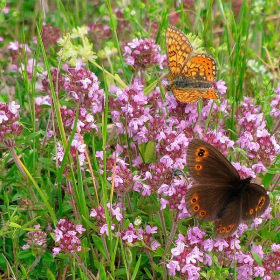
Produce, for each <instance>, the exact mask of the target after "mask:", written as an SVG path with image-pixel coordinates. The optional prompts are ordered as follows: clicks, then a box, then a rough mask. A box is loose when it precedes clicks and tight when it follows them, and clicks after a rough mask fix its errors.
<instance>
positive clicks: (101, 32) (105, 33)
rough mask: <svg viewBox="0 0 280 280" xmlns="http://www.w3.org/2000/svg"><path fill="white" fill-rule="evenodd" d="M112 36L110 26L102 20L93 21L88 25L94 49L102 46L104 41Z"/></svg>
mask: <svg viewBox="0 0 280 280" xmlns="http://www.w3.org/2000/svg"><path fill="white" fill-rule="evenodd" d="M111 36H112V34H111V30H110V26H109V25H107V24H104V23H103V22H101V21H99V22H95V23H92V24H90V25H89V37H90V38H91V39H92V40H91V41H92V42H94V47H95V49H100V48H102V47H103V44H104V42H107V41H108V40H109V39H110V37H111Z"/></svg>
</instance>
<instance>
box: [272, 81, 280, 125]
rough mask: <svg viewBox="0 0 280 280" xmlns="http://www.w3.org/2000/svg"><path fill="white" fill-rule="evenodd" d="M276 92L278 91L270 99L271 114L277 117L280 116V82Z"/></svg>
mask: <svg viewBox="0 0 280 280" xmlns="http://www.w3.org/2000/svg"><path fill="white" fill-rule="evenodd" d="M275 92H276V94H275V96H274V97H273V98H272V100H271V101H270V106H271V112H270V115H271V116H273V117H274V118H277V117H279V116H280V83H279V84H278V86H277V88H276V89H275ZM277 122H279V118H278V119H277Z"/></svg>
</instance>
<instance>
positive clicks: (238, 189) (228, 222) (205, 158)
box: [186, 139, 270, 238]
mask: <svg viewBox="0 0 280 280" xmlns="http://www.w3.org/2000/svg"><path fill="white" fill-rule="evenodd" d="M187 167H188V172H189V174H190V176H191V177H192V178H193V180H194V183H195V184H194V185H193V186H192V187H191V188H190V189H189V190H188V191H187V193H186V204H187V209H188V212H189V213H190V214H191V215H192V216H193V217H195V218H197V219H199V220H203V221H209V222H210V221H214V222H215V224H214V225H215V228H214V233H215V236H216V237H217V238H226V237H228V236H230V235H232V234H233V233H234V232H235V230H236V229H237V227H238V225H239V224H240V223H241V222H242V221H248V220H252V219H254V218H256V217H258V216H260V215H261V214H263V212H264V211H265V210H266V208H267V207H268V205H269V201H270V200H269V197H268V195H267V193H266V190H265V189H264V188H263V187H262V186H260V185H258V184H253V183H250V181H251V179H252V178H250V177H249V178H246V179H240V176H239V174H238V172H237V171H236V169H235V168H234V167H233V166H232V164H231V163H230V162H229V161H228V160H227V159H226V158H225V157H224V156H223V155H222V154H221V153H220V152H219V151H218V150H217V149H216V148H214V147H213V146H211V145H210V144H208V143H207V142H205V141H202V140H199V139H193V140H192V141H191V142H190V143H189V146H188V150H187Z"/></svg>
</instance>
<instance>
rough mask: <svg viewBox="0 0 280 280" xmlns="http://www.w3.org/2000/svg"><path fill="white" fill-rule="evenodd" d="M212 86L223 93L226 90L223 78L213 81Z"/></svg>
mask: <svg viewBox="0 0 280 280" xmlns="http://www.w3.org/2000/svg"><path fill="white" fill-rule="evenodd" d="M214 86H215V88H216V89H217V90H218V91H219V93H220V94H225V93H226V92H227V87H226V82H225V81H223V80H220V81H218V82H215V83H214Z"/></svg>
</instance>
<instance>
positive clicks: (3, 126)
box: [0, 101, 23, 143]
mask: <svg viewBox="0 0 280 280" xmlns="http://www.w3.org/2000/svg"><path fill="white" fill-rule="evenodd" d="M19 108H20V105H16V103H15V101H12V102H10V103H4V102H0V141H8V140H12V139H15V138H17V137H18V136H19V135H20V134H21V133H22V130H23V126H22V125H20V124H19V119H20V116H19ZM6 143H7V142H6Z"/></svg>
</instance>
